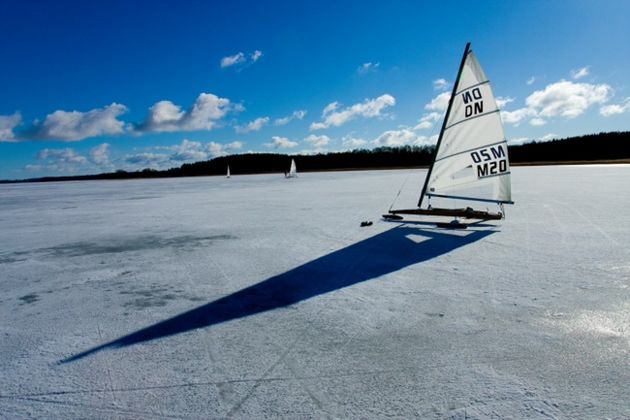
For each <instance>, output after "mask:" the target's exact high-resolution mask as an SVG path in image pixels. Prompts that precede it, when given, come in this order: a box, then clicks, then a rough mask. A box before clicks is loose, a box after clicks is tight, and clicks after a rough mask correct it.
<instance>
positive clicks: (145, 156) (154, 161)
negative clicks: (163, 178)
mask: <svg viewBox="0 0 630 420" xmlns="http://www.w3.org/2000/svg"><path fill="white" fill-rule="evenodd" d="M125 162H127V163H131V164H133V165H135V166H136V167H143V168H145V167H153V168H155V167H160V166H161V165H162V164H164V163H165V162H168V155H167V154H164V153H150V152H143V153H136V154H133V155H127V156H125Z"/></svg>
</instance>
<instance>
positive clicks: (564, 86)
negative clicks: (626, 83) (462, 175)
mask: <svg viewBox="0 0 630 420" xmlns="http://www.w3.org/2000/svg"><path fill="white" fill-rule="evenodd" d="M611 95H612V88H611V87H610V86H609V85H607V84H600V85H593V84H590V83H575V82H571V81H566V80H560V81H559V82H556V83H552V84H549V85H547V86H546V87H545V88H544V89H543V90H537V91H534V92H533V93H532V94H530V95H529V96H528V97H527V99H526V100H525V104H526V106H525V107H523V108H519V109H517V110H514V111H505V110H502V111H501V118H502V119H503V122H504V123H506V124H513V125H515V126H518V125H519V124H520V123H521V122H522V121H523V120H524V119H526V118H529V117H532V119H531V120H530V122H529V123H530V124H531V125H533V126H541V125H543V124H545V123H546V121H547V119H549V118H553V117H563V118H568V119H571V118H576V117H578V116H580V115H582V114H583V113H584V112H586V110H587V109H588V108H590V107H591V106H593V105H596V104H604V103H606V102H607V101H608V100H609V99H610V96H611ZM499 99H500V98H497V102H498V100H499ZM501 99H502V98H501ZM510 99H511V98H510ZM603 108H607V107H602V109H603ZM609 110H610V109H608V108H607V111H609ZM613 112H614V111H613ZM600 113H602V111H601V109H600ZM602 115H603V114H602Z"/></svg>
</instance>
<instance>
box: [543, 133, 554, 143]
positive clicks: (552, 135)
mask: <svg viewBox="0 0 630 420" xmlns="http://www.w3.org/2000/svg"><path fill="white" fill-rule="evenodd" d="M556 138H558V135H557V134H554V133H549V134H545V135H544V136H542V137H541V138H540V141H549V140H554V139H556Z"/></svg>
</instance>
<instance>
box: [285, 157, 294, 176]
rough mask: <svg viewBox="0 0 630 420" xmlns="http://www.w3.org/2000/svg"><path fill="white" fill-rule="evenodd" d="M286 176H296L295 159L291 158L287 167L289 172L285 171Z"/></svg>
mask: <svg viewBox="0 0 630 420" xmlns="http://www.w3.org/2000/svg"><path fill="white" fill-rule="evenodd" d="M286 176H287V178H295V177H297V167H296V166H295V160H294V159H291V167H290V168H289V172H288V173H287V175H286Z"/></svg>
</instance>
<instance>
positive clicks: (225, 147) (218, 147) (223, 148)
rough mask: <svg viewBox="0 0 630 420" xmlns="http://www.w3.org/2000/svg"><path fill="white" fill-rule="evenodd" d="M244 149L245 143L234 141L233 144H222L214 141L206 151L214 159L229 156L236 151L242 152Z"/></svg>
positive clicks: (208, 145)
mask: <svg viewBox="0 0 630 420" xmlns="http://www.w3.org/2000/svg"><path fill="white" fill-rule="evenodd" d="M242 147H243V143H242V142H240V141H233V142H231V143H226V144H221V143H216V142H214V141H211V142H209V143H208V144H207V145H206V150H207V151H208V153H210V155H211V156H212V157H215V156H222V155H227V154H229V153H230V152H233V151H235V150H240V149H241V148H242Z"/></svg>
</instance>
